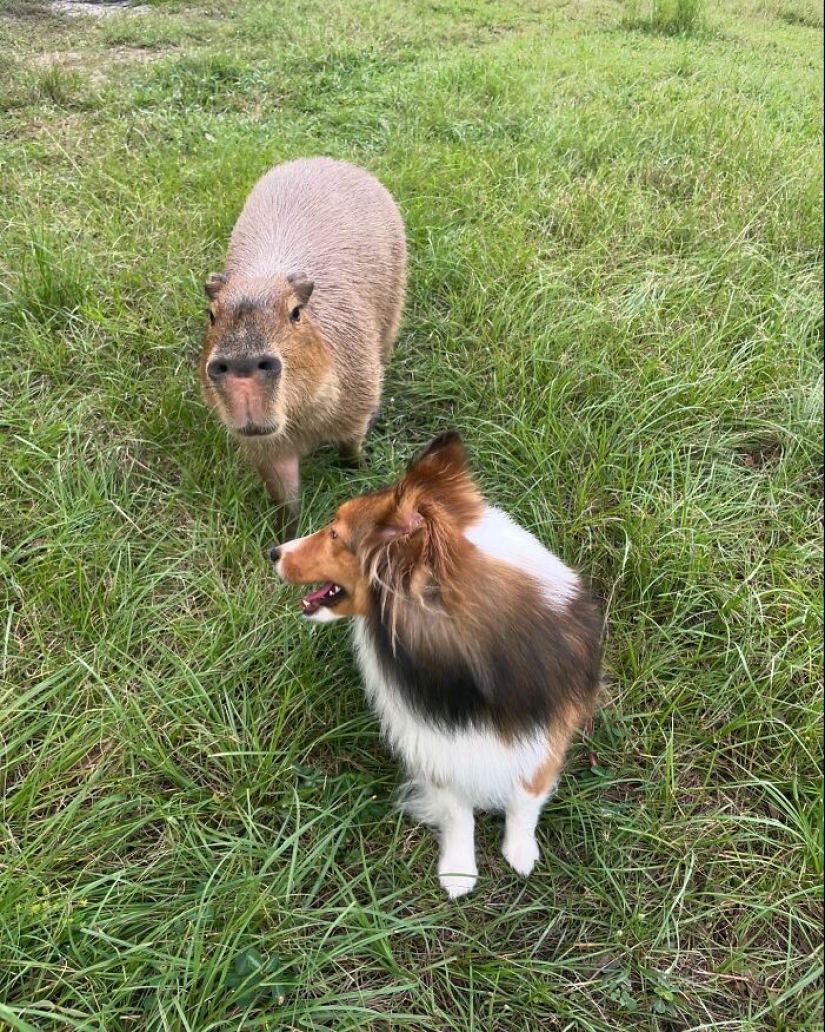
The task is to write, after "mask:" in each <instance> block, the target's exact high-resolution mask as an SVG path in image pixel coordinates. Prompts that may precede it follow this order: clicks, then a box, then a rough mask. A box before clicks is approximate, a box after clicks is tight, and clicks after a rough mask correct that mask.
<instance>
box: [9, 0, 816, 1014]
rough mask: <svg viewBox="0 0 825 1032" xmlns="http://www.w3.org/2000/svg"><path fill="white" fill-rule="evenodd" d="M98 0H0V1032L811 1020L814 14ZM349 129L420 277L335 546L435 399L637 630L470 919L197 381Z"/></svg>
mask: <svg viewBox="0 0 825 1032" xmlns="http://www.w3.org/2000/svg"><path fill="white" fill-rule="evenodd" d="M72 6H77V5H72V4H70V3H65V4H61V5H59V6H58V5H54V4H48V3H40V4H37V3H27V2H25V0H9V2H7V3H5V4H4V5H2V7H0V65H2V66H3V68H4V74H3V75H2V76H0V171H2V176H1V177H0V191H2V220H0V235H1V236H2V240H0V372H1V373H2V375H0V433H1V434H2V439H1V440H2V463H0V491H2V497H3V510H2V515H1V516H0V583H2V591H3V615H2V621H0V677H1V678H2V688H0V693H1V694H0V757H2V760H1V761H0V762H1V764H2V765H1V766H0V786H2V793H0V808H2V824H0V951H2V957H3V962H2V964H0V1028H2V1029H3V1030H4V1032H5V1030H6V1029H14V1030H30V1029H36V1030H52V1029H54V1030H56V1032H57V1030H59V1032H64V1030H72V1032H77V1030H88V1032H92V1030H94V1032H120V1030H124V1032H126V1030H151V1032H154V1030H158V1032H160V1030H178V1029H180V1030H191V1032H207V1030H223V1029H225V1030H230V1029H231V1030H240V1029H243V1030H252V1029H272V1030H274V1029H278V1030H290V1029H300V1030H301V1032H315V1030H320V1029H328V1030H335V1032H345V1030H348V1029H355V1028H363V1029H374V1030H386V1029H414V1030H416V1032H418V1030H421V1032H424V1030H428V1032H494V1030H498V1032H534V1030H535V1029H538V1028H546V1029H552V1030H555V1029H558V1030H570V1032H614V1030H622V1032H624V1030H627V1032H630V1030H638V1029H656V1030H662V1032H675V1030H680V1032H682V1030H688V1029H691V1030H697V1032H698V1030H699V1029H723V1030H726V1032H734V1030H735V1032H757V1030H760V1032H761V1030H763V1029H774V1030H788V1032H791V1030H793V1032H796V1030H802V1029H811V1030H814V1029H821V1027H822V1021H823V1011H822V976H821V972H822V875H823V796H822V776H821V770H822V529H823V528H822V512H823V507H822V491H823V451H822V430H823V419H822V358H823V307H822V306H823V296H822V272H823V263H822V258H823V250H822V239H823V218H822V194H821V188H822V172H823V163H822V88H823V87H822V83H823V78H822V72H823V67H822V66H823V61H822V5H821V3H817V2H815V0H811V2H809V0H722V2H720V3H718V4H708V5H703V4H698V3H695V2H694V3H688V2H687V0H678V2H677V0H673V3H671V4H670V5H668V4H667V3H665V2H664V0H657V2H656V3H655V4H654V3H646V2H642V0H637V2H635V3H619V2H614V0H580V2H576V3H564V2H557V0H528V2H516V0H491V2H489V3H483V4H481V3H470V2H465V0H444V2H439V3H432V2H425V0H410V2H408V3H404V4H400V3H393V2H390V0H349V2H346V3H345V2H337V3H336V2H334V0H333V2H321V0H316V2H313V0H308V2H304V3H301V4H299V5H283V4H280V5H279V4H275V3H272V2H269V0H266V2H259V3H258V2H255V3H253V2H251V0H235V2H233V3H232V4H231V5H230V4H223V3H220V4H219V3H215V2H206V3H203V4H199V5H192V4H187V3H182V2H164V0H154V2H151V3H146V4H142V5H141V6H140V7H137V8H134V9H130V8H128V7H126V6H124V5H117V9H115V10H113V11H112V12H111V13H109V14H108V15H106V16H95V15H94V14H92V13H90V12H89V11H88V10H85V9H82V10H81V9H78V10H76V11H71V12H70V11H69V10H68V9H69V8H70V7H72ZM85 6H89V5H84V7H85ZM93 6H98V7H101V6H105V5H93ZM680 12H681V14H680ZM96 13H99V12H96ZM318 153H326V154H332V155H334V156H337V157H342V158H347V159H350V160H353V161H356V162H358V163H360V164H363V165H365V166H366V167H368V168H370V169H371V170H372V171H373V172H375V173H376V174H377V175H378V176H379V177H380V178H381V179H382V180H383V182H384V183H385V184H386V185H387V186H388V187H389V189H390V190H391V191H392V192H393V193H394V195H395V196H396V197H397V198H398V201H399V205H400V207H401V209H402V211H403V214H404V217H405V220H406V224H407V229H408V237H409V244H410V253H411V270H410V271H411V275H410V290H409V300H408V305H407V311H406V316H405V321H404V324H403V327H402V331H401V336H400V339H399V343H398V347H397V349H396V352H395V355H394V358H393V361H392V365H391V367H390V371H389V376H388V383H387V391H386V400H385V406H384V413H383V418H382V421H381V423H380V424H379V425H378V427H377V428H376V429H375V431H374V432H373V434H372V437H371V439H370V443H369V446H368V466H367V468H365V469H363V470H360V471H354V472H353V471H348V470H343V469H341V468H339V467H338V466H337V465H336V464H335V461H334V459H335V456H334V453H333V452H332V451H331V450H321V451H319V452H318V453H317V454H316V455H314V456H313V457H312V458H311V459H310V460H309V461H308V462H307V463H306V467H305V482H304V503H305V509H304V523H303V525H304V528H305V529H310V528H312V527H315V526H318V525H320V523H321V522H322V521H324V520H326V519H327V518H328V516H329V515H330V513H331V512H332V511H333V509H334V507H335V505H336V504H337V503H339V502H340V501H341V500H343V499H344V498H346V497H347V496H348V495H350V494H353V493H356V492H359V491H362V490H364V489H365V488H369V487H373V486H375V485H377V484H381V483H384V482H386V481H387V480H388V479H390V478H391V477H393V476H394V475H395V474H396V473H397V472H398V471H399V470H400V469H401V468H402V466H403V464H404V463H405V462H406V461H407V459H408V458H409V457H410V456H411V455H412V454H413V453H414V452H415V450H416V449H417V448H419V447H420V446H421V445H422V444H424V443H425V442H426V441H427V440H428V439H429V438H430V437H431V436H432V435H433V434H434V433H436V432H438V431H440V430H442V429H444V428H445V427H447V426H450V425H454V426H457V427H459V428H460V430H461V431H462V433H463V435H464V437H465V439H466V441H467V443H468V447H469V449H470V453H471V456H472V462H473V465H474V468H475V469H476V471H477V474H478V477H479V480H480V482H481V484H482V485H483V487H484V489H485V491H486V492H487V493H488V495H489V496H490V497H491V498H492V499H493V500H494V501H496V502H497V503H499V504H501V505H503V506H504V507H505V508H507V509H508V510H509V511H511V512H512V513H513V514H514V515H515V516H516V517H517V518H518V519H519V520H520V522H521V523H523V524H524V525H525V526H527V527H528V528H530V529H531V530H533V531H534V532H535V533H537V534H538V535H539V536H540V537H541V538H542V539H543V540H544V541H545V542H546V543H547V544H548V545H549V546H551V547H552V548H554V549H555V550H556V551H557V552H558V553H559V554H560V555H562V556H563V557H564V558H565V559H566V560H567V561H568V562H569V563H571V564H573V565H576V566H578V567H579V568H580V569H581V570H582V571H583V572H584V573H585V574H586V575H587V577H588V578H589V579H590V581H591V582H592V584H593V589H594V592H595V594H596V596H597V597H598V599H599V601H600V604H601V606H602V607H603V609H604V611H605V613H606V617H607V632H606V643H605V645H606V668H607V674H608V677H607V681H608V683H607V688H606V694H605V699H604V704H603V706H602V708H601V709H600V711H599V713H598V714H597V716H596V719H595V722H594V726H593V729H592V732H591V733H590V734H589V735H588V736H587V737H585V738H583V739H582V740H580V741H579V742H578V743H577V744H576V746H575V748H574V750H573V752H572V754H571V757H570V760H569V763H568V766H567V769H566V772H565V774H564V776H563V778H562V781H561V784H560V786H559V791H558V793H557V795H556V797H555V799H554V800H553V802H552V803H551V804H550V805H549V806H548V808H547V809H546V811H545V814H544V816H543V819H542V821H541V824H540V827H539V840H540V845H541V849H542V857H541V859H540V861H539V864H538V866H537V868H536V871H535V873H534V874H533V876H532V877H531V878H530V879H529V880H527V881H522V880H521V879H519V878H518V877H517V876H516V875H515V874H514V873H513V872H512V871H511V870H509V868H508V867H507V865H506V863H505V862H504V861H503V859H502V857H501V855H500V852H499V847H500V835H501V822H500V818H498V817H496V816H494V815H488V816H484V817H482V818H481V819H480V822H479V826H480V831H479V844H480V849H479V854H480V855H479V859H480V865H479V866H480V872H481V876H480V879H479V883H478V886H477V888H476V890H475V892H474V893H473V894H472V895H471V896H469V897H467V898H465V899H463V900H461V901H458V902H453V901H449V900H447V899H446V898H445V897H443V896H442V894H441V892H440V889H439V887H438V883H437V879H436V877H435V863H436V855H435V846H434V843H433V840H432V837H431V836H430V834H429V833H428V832H427V831H425V830H424V829H421V828H417V827H415V826H413V825H411V824H410V823H409V822H408V821H407V820H405V819H404V818H402V817H400V816H399V815H398V814H397V813H396V812H395V811H394V810H393V809H392V806H391V793H392V791H393V788H394V786H395V785H396V784H397V782H398V780H399V774H398V771H397V769H396V766H395V764H394V763H393V761H392V759H391V758H390V757H389V756H388V755H387V753H386V751H385V750H384V748H383V747H382V745H381V743H380V741H379V738H378V734H377V730H376V726H375V722H374V721H373V719H372V718H371V717H370V715H369V714H368V713H367V712H366V710H365V707H364V704H363V697H362V694H361V689H360V686H359V683H358V677H357V674H356V671H355V669H354V666H353V662H352V656H351V652H350V648H349V644H348V639H347V636H346V633H345V631H344V630H343V629H341V628H338V627H333V628H328V627H327V628H317V629H313V628H310V627H309V626H307V625H306V624H305V623H303V622H302V621H301V618H300V615H299V609H298V596H299V594H300V593H299V592H298V591H296V590H295V589H289V588H284V587H282V586H280V585H278V584H277V583H275V581H274V578H273V576H272V574H271V571H270V570H269V569H268V568H267V564H266V562H265V561H264V559H263V556H262V550H263V548H264V546H265V545H266V544H267V543H268V542H270V541H271V539H272V534H273V529H272V528H273V525H274V524H273V514H272V511H271V507H270V504H269V502H268V500H267V498H266V495H265V492H264V490H263V488H262V487H261V484H260V483H259V482H258V480H257V478H256V476H255V474H254V473H253V472H252V471H251V470H250V469H248V468H247V467H246V466H244V464H243V462H242V461H241V459H240V458H239V456H238V454H237V452H236V450H235V449H234V447H233V445H232V442H231V441H229V440H228V439H227V437H226V435H225V434H224V433H223V432H222V430H221V429H220V427H218V426H217V425H215V423H214V421H213V420H212V419H210V417H209V416H208V415H207V413H206V411H205V410H204V407H203V405H202V403H201V401H200V398H199V393H198V388H197V383H196V364H197V354H198V348H199V343H200V339H201V336H202V333H203V327H204V320H205V311H204V307H205V305H204V300H205V299H204V297H203V286H202V285H203V281H204V280H205V278H206V276H207V275H208V274H209V273H210V272H212V271H214V270H218V269H220V268H221V262H222V259H223V254H224V250H225V246H226V242H227V238H228V233H229V230H230V229H231V226H232V224H233V222H234V220H235V218H236V216H237V214H238V211H239V210H240V207H241V205H242V203H243V199H244V197H245V195H246V193H247V192H248V190H249V188H250V187H251V185H252V183H253V182H254V181H255V179H256V178H257V177H258V176H259V175H260V174H261V173H262V172H263V171H264V170H265V169H266V168H268V167H269V166H270V165H271V164H274V163H275V162H277V161H280V160H283V159H286V158H290V157H293V156H296V155H302V154H318Z"/></svg>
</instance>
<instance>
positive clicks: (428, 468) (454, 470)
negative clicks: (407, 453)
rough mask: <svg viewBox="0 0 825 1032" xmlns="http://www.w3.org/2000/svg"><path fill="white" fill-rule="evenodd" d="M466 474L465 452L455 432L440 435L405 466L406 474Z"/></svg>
mask: <svg viewBox="0 0 825 1032" xmlns="http://www.w3.org/2000/svg"><path fill="white" fill-rule="evenodd" d="M466 472H467V452H466V451H465V449H464V445H463V444H462V441H461V436H460V434H459V433H458V431H457V430H447V431H446V433H443V434H440V435H439V436H438V437H436V439H435V440H434V441H433V442H432V444H430V445H429V446H428V447H427V448H425V450H424V451H423V452H422V453H421V454H420V455H418V456H416V457H415V458H414V459H413V460H412V461H411V462H410V464H409V466H407V474H410V473H413V474H415V475H416V478H418V477H419V476H422V475H423V476H427V477H430V476H432V477H440V476H450V475H453V476H455V475H456V474H461V473H466Z"/></svg>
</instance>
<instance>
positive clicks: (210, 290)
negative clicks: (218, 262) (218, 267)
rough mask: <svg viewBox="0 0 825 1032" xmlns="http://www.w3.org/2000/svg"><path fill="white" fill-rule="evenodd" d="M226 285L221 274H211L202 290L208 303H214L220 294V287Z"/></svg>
mask: <svg viewBox="0 0 825 1032" xmlns="http://www.w3.org/2000/svg"><path fill="white" fill-rule="evenodd" d="M225 284H226V276H225V275H224V274H223V273H222V272H213V273H212V274H211V275H210V277H209V279H208V280H207V281H206V283H204V285H203V289H204V290H205V291H206V296H207V297H208V298H209V300H210V301H214V300H215V298H216V297H217V296H218V294H219V293H220V292H221V287H223V286H225Z"/></svg>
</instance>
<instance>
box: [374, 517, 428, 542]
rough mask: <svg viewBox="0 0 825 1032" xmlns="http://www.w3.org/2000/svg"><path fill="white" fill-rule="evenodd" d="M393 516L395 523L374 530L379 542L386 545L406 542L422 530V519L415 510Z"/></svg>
mask: <svg viewBox="0 0 825 1032" xmlns="http://www.w3.org/2000/svg"><path fill="white" fill-rule="evenodd" d="M395 516H396V521H395V522H393V523H385V524H384V525H383V526H381V527H378V529H377V530H376V532H375V533H376V536H377V537H378V539H379V540H380V541H383V542H384V543H387V542H389V541H401V540H406V539H407V538H411V537H412V536H413V535H414V534H418V533H419V531H421V530H423V529H424V517H423V516H422V515H421V513H420V512H418V510H417V509H413V510H412V511H411V512H409V513H404V514H402V513H396V514H395Z"/></svg>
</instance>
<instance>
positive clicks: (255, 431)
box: [235, 423, 278, 437]
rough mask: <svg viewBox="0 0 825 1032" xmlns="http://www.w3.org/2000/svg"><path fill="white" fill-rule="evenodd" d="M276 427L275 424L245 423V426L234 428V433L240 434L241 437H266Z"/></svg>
mask: <svg viewBox="0 0 825 1032" xmlns="http://www.w3.org/2000/svg"><path fill="white" fill-rule="evenodd" d="M277 429H278V427H277V426H272V425H266V426H262V425H261V424H260V423H247V424H246V425H245V426H242V427H240V428H239V429H238V430H236V431H235V433H236V434H241V436H242V437H268V436H269V435H270V434H274V433H275V431H276V430H277Z"/></svg>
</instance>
